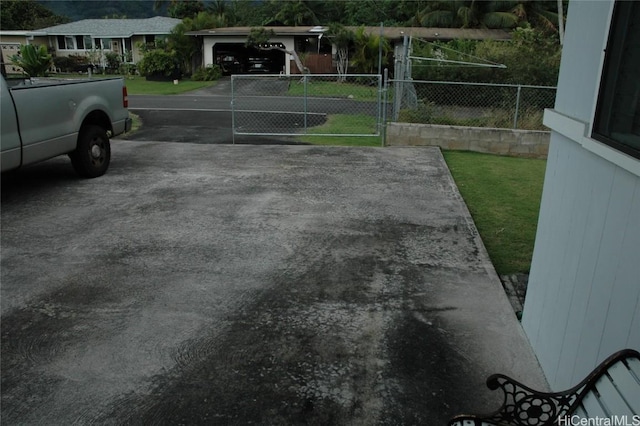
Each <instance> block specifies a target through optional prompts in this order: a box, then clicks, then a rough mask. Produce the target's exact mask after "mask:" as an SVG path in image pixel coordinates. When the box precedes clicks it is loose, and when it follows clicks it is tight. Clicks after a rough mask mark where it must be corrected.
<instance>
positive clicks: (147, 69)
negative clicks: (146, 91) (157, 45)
mask: <svg viewBox="0 0 640 426" xmlns="http://www.w3.org/2000/svg"><path fill="white" fill-rule="evenodd" d="M179 69H180V67H179V63H178V60H177V59H176V55H175V54H174V53H173V52H165V51H164V50H160V49H156V50H150V51H148V52H146V53H145V54H144V57H143V58H142V60H141V61H140V62H139V63H138V71H139V72H140V75H143V76H145V77H147V79H149V77H151V78H152V79H153V78H154V77H155V78H157V77H163V78H166V79H170V78H174V77H175V78H177V76H179V74H180V71H179Z"/></svg>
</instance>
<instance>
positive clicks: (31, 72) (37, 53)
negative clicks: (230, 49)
mask: <svg viewBox="0 0 640 426" xmlns="http://www.w3.org/2000/svg"><path fill="white" fill-rule="evenodd" d="M9 59H10V60H11V62H12V63H13V64H14V65H17V66H19V67H21V68H22V69H23V71H24V72H25V74H27V75H28V76H29V77H45V76H46V74H47V71H49V67H51V64H52V63H53V61H52V56H51V55H50V54H49V53H48V52H47V48H46V47H45V46H42V45H39V46H36V45H33V44H25V45H23V46H20V54H19V55H13V56H11V57H10V58H9Z"/></svg>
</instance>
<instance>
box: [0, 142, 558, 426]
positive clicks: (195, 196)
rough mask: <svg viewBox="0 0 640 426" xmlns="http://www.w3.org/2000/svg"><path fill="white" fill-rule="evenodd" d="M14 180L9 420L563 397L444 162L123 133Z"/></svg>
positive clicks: (245, 419) (250, 418)
mask: <svg viewBox="0 0 640 426" xmlns="http://www.w3.org/2000/svg"><path fill="white" fill-rule="evenodd" d="M112 150H113V154H112V157H113V161H112V166H111V168H110V170H109V172H108V173H107V175H105V176H103V177H102V178H98V179H93V180H80V179H77V178H76V177H75V175H74V173H73V171H72V169H71V166H70V164H69V163H68V161H67V159H65V158H60V159H54V160H51V161H48V162H45V163H41V164H39V165H36V166H33V167H30V168H26V169H24V170H22V171H20V172H18V173H15V174H12V175H6V176H3V177H2V211H1V219H2V222H1V225H2V236H1V244H2V263H1V268H2V270H1V296H2V299H1V303H2V324H1V328H2V342H1V343H2V419H3V423H6V424H45V423H46V424H87V423H92V424H125V423H126V424H317V425H320V424H322V425H324V424H350V425H351V424H362V425H372V424H382V425H405V424H406V425H414V424H423V425H438V424H444V423H445V422H446V420H447V419H448V418H449V417H450V416H451V415H453V414H457V413H460V412H462V411H466V412H469V411H478V410H479V411H487V410H493V409H495V408H497V406H498V404H499V400H498V395H494V394H492V393H491V392H490V391H489V390H487V389H486V387H485V385H484V382H485V379H486V377H487V376H488V375H489V374H492V373H495V372H502V373H506V374H510V375H512V376H514V377H515V378H517V379H519V380H522V381H525V382H526V383H528V384H530V385H531V386H533V387H537V388H545V387H546V385H545V381H544V377H543V376H542V373H541V371H540V369H539V366H538V364H537V361H536V359H535V356H534V355H533V353H532V351H531V348H530V347H529V344H528V342H527V340H526V337H525V336H524V333H523V332H522V330H521V328H520V325H519V323H518V321H517V319H516V317H515V315H514V313H513V310H512V308H511V306H510V304H509V302H508V300H507V297H506V296H505V294H504V291H503V290H502V287H501V284H500V281H499V279H498V277H497V276H496V274H495V271H494V270H493V267H492V265H491V263H490V261H489V258H488V256H487V253H486V251H485V249H484V246H483V245H482V242H481V240H480V238H479V236H478V232H477V230H476V228H475V226H474V224H473V221H472V219H471V217H470V215H469V213H468V211H467V208H466V206H465V204H464V202H463V201H462V199H461V197H460V195H459V193H458V191H457V189H456V187H455V185H454V183H453V180H452V178H451V176H450V174H449V171H448V169H447V167H446V164H445V163H444V160H443V158H442V156H441V154H440V151H439V150H438V149H437V148H429V147H420V148H384V149H383V148H339V147H313V146H247V145H243V146H230V145H196V144H187V143H155V142H132V141H122V140H115V141H113V143H112Z"/></svg>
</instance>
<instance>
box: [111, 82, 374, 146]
mask: <svg viewBox="0 0 640 426" xmlns="http://www.w3.org/2000/svg"><path fill="white" fill-rule="evenodd" d="M275 83H276V84H273V82H272V84H270V85H265V84H264V83H263V82H262V83H261V82H251V81H250V82H248V83H244V84H243V85H241V86H240V88H239V89H237V91H236V93H235V95H234V98H233V99H234V100H233V102H234V106H233V108H232V105H231V103H232V97H231V83H230V81H229V80H228V79H223V80H221V81H220V82H219V83H218V84H216V85H215V86H213V87H211V88H207V89H203V90H200V91H196V92H193V93H190V94H186V95H178V96H156V95H129V109H130V110H131V111H132V112H133V113H135V114H137V115H138V116H140V118H141V120H142V127H141V128H140V129H139V130H138V131H137V132H135V133H133V134H131V135H125V136H124V137H125V138H126V139H128V140H138V141H164V142H189V143H200V144H228V143H237V144H269V145H283V144H284V145H295V144H299V142H297V141H296V139H295V138H294V137H290V136H266V135H251V136H244V135H238V134H236V137H235V139H234V137H233V132H232V127H233V125H234V124H235V127H236V130H237V131H241V132H244V133H248V132H251V133H265V134H266V133H296V132H297V131H299V130H300V129H301V128H302V127H303V126H304V124H303V123H304V122H305V118H304V114H303V113H302V111H306V112H307V113H308V114H307V117H306V125H307V126H309V127H312V126H316V125H319V124H322V123H324V122H325V121H326V118H327V116H328V115H329V114H366V115H375V114H377V106H376V104H375V103H371V102H360V101H358V100H354V99H348V98H322V97H316V98H309V99H308V100H307V101H306V102H305V101H304V100H303V99H302V98H301V97H292V96H285V94H286V86H282V84H280V85H279V84H277V83H281V82H277V81H276V82H275ZM232 109H234V110H235V111H236V117H235V120H236V121H235V123H234V122H233V119H232Z"/></svg>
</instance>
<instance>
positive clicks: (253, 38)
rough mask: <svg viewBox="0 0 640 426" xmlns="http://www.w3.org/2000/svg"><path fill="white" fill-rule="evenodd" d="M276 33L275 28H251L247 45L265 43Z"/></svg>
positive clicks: (252, 45)
mask: <svg viewBox="0 0 640 426" xmlns="http://www.w3.org/2000/svg"><path fill="white" fill-rule="evenodd" d="M275 35H276V33H275V32H274V31H273V30H269V31H267V29H266V28H251V32H250V33H249V35H248V36H247V41H246V42H245V44H244V45H245V47H254V46H262V45H265V44H267V43H268V42H269V40H271V38H272V37H274V36H275Z"/></svg>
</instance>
